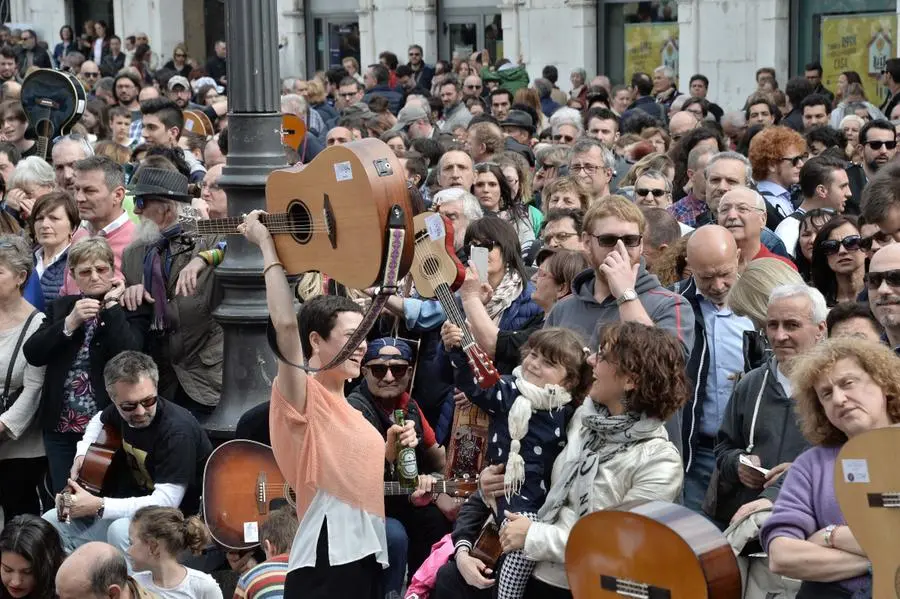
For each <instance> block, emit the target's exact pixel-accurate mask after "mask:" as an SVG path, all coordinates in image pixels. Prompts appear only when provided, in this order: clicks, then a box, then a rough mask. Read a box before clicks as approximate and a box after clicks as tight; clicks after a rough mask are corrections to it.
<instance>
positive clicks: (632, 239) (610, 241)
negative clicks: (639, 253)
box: [591, 234, 644, 248]
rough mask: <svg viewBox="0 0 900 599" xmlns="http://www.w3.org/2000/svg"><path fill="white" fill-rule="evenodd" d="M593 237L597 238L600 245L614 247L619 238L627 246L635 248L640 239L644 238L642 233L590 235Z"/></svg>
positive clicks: (639, 243)
mask: <svg viewBox="0 0 900 599" xmlns="http://www.w3.org/2000/svg"><path fill="white" fill-rule="evenodd" d="M591 237H593V238H594V239H596V240H597V243H598V244H599V245H600V247H605V248H613V247H616V244H617V243H619V240H621V241H622V243H623V244H625V247H627V248H636V247H637V246H639V245H641V240H642V239H643V238H644V236H643V235H612V234H610V235H591Z"/></svg>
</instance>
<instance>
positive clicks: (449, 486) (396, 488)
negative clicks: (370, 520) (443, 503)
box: [384, 480, 456, 496]
mask: <svg viewBox="0 0 900 599" xmlns="http://www.w3.org/2000/svg"><path fill="white" fill-rule="evenodd" d="M455 489H456V485H455V484H454V483H453V481H447V480H436V481H434V486H433V487H432V493H452V492H453V491H455ZM415 490H416V487H404V486H401V485H400V483H399V482H398V481H395V480H387V481H384V494H385V495H386V496H390V495H411V494H412V493H413V491H415Z"/></svg>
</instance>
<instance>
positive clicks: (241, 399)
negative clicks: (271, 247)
mask: <svg viewBox="0 0 900 599" xmlns="http://www.w3.org/2000/svg"><path fill="white" fill-rule="evenodd" d="M226 4H227V6H226V24H227V27H226V30H227V32H228V39H227V43H228V108H229V114H228V157H227V162H226V164H225V170H224V172H223V174H222V178H221V180H220V185H221V186H222V187H223V188H224V189H225V191H226V192H227V193H228V213H229V214H230V215H232V216H238V215H241V214H244V213H247V212H250V211H251V210H256V209H264V208H265V185H266V177H267V176H268V175H269V173H270V172H271V171H272V170H273V169H276V168H279V167H283V166H284V165H285V159H284V150H283V149H282V145H281V137H280V135H279V131H280V128H281V114H280V110H281V103H280V93H279V92H280V89H279V70H278V2H277V0H227V2H226ZM261 273H262V259H261V255H260V253H259V251H258V249H257V248H256V247H255V246H253V245H251V244H249V243H248V242H247V241H246V240H245V239H244V238H243V237H239V236H236V235H235V236H231V237H229V238H228V250H227V252H226V257H225V261H224V262H223V263H222V264H221V265H220V266H219V267H218V268H217V269H216V280H217V282H218V284H220V285H221V286H222V290H223V292H224V299H223V300H222V303H221V304H220V305H219V307H218V308H217V309H216V311H215V318H216V320H218V322H219V323H220V324H221V325H222V328H223V329H224V331H225V363H224V372H223V385H222V386H223V390H222V398H221V400H220V402H219V405H218V407H217V408H216V410H215V412H213V414H212V415H211V416H210V417H209V419H207V421H206V422H205V426H206V429H207V431H208V432H209V433H210V435H211V436H213V437H217V438H220V439H223V438H229V437H231V436H233V434H234V428H235V426H236V425H237V421H238V419H239V418H240V417H241V415H242V414H243V413H244V412H245V411H246V410H247V409H249V408H251V407H253V406H254V405H256V404H258V403H260V402H263V401H266V400H267V399H269V396H270V393H271V389H272V379H273V378H274V376H275V372H276V362H275V358H274V356H273V355H272V353H271V352H270V351H269V348H268V345H267V343H266V336H265V334H266V321H267V318H268V310H267V308H266V293H265V285H264V282H263V279H262V276H261Z"/></svg>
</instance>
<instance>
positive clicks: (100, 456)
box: [56, 424, 122, 522]
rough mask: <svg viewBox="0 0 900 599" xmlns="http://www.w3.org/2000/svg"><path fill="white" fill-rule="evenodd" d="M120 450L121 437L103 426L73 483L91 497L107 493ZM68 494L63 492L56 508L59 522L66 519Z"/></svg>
mask: <svg viewBox="0 0 900 599" xmlns="http://www.w3.org/2000/svg"><path fill="white" fill-rule="evenodd" d="M121 449H122V435H121V434H120V433H119V431H117V430H116V429H115V428H113V427H112V426H110V425H108V424H105V425H103V430H101V431H100V436H99V437H97V440H96V441H94V442H93V443H91V446H90V447H89V448H88V451H87V453H86V454H85V456H84V461H83V462H82V463H81V470H80V471H79V472H78V479H77V480H76V481H75V482H77V483H78V484H79V485H80V486H81V487H82V488H84V489H85V490H86V491H88V492H89V493H92V494H93V495H102V494H103V492H104V491H108V490H109V488H110V483H111V482H112V477H113V475H114V473H115V470H116V469H115V464H116V463H117V462H118V461H119V459H120V457H121V455H122V454H121ZM69 492H70V489H69V488H68V487H67V488H66V489H64V490H63V492H62V493H61V497H62V501H61V505H60V506H57V507H58V509H57V512H56V514H57V516H58V517H59V520H60V521H61V522H62V521H66V520H67V519H68V510H67V509H66V508H67V506H66V498H67V497H68V494H69Z"/></svg>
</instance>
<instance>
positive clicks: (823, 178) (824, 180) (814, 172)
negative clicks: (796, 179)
mask: <svg viewBox="0 0 900 599" xmlns="http://www.w3.org/2000/svg"><path fill="white" fill-rule="evenodd" d="M823 128H824V127H823ZM846 166H847V163H846V161H843V160H839V159H837V158H834V157H832V156H816V157H815V158H810V159H809V160H807V161H806V163H805V164H804V165H803V168H801V169H800V192H801V193H802V194H803V196H804V197H807V198H811V197H813V196H814V195H815V193H816V187H818V186H819V185H828V184H829V183H831V179H832V177H834V171H837V170H844V168H846Z"/></svg>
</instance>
